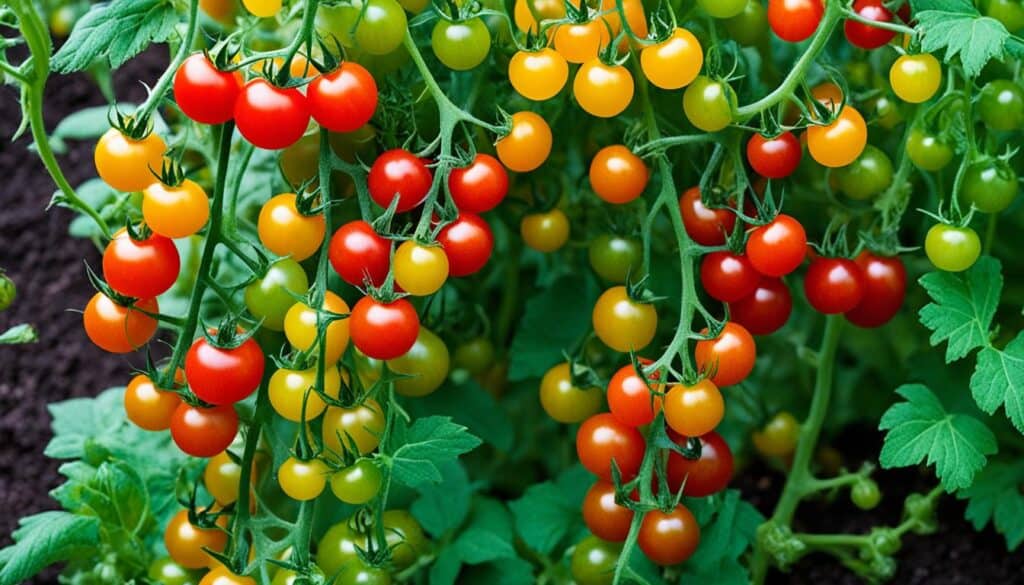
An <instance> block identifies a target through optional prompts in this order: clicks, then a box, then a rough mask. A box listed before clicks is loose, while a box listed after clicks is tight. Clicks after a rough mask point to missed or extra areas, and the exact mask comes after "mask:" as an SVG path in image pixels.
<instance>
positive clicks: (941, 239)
mask: <svg viewBox="0 0 1024 585" xmlns="http://www.w3.org/2000/svg"><path fill="white" fill-rule="evenodd" d="M924 251H925V254H927V255H928V259H929V260H931V263H932V264H934V265H935V267H936V268H938V269H939V270H945V271H946V272H962V271H964V270H967V269H968V268H970V267H971V266H974V263H975V262H976V261H977V260H978V256H980V255H981V240H979V239H978V234H977V233H976V232H975V231H974V230H973V229H971V228H969V227H966V226H965V227H956V226H952V225H946V224H944V223H937V224H935V225H933V226H932V227H931V229H929V230H928V235H927V236H925V239H924Z"/></svg>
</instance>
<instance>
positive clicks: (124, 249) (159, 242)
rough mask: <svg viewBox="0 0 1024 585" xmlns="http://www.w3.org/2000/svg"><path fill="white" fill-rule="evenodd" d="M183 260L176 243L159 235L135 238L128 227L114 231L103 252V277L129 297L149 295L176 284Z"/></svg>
mask: <svg viewBox="0 0 1024 585" xmlns="http://www.w3.org/2000/svg"><path fill="white" fill-rule="evenodd" d="M180 270H181V259H180V258H179V257H178V249H177V248H175V247H174V242H172V241H171V240H170V239H168V238H165V237H163V236H160V235H157V234H151V235H150V236H149V237H148V238H146V239H145V240H133V239H132V238H131V237H130V236H129V235H128V232H127V231H126V230H120V231H119V232H117V233H116V234H114V239H112V240H110V243H109V244H107V248H106V250H104V251H103V277H104V278H105V279H106V281H107V284H109V285H110V288H112V289H114V290H115V291H117V292H119V293H121V294H123V295H124V296H126V297H135V298H148V297H155V296H157V295H160V294H163V293H164V292H166V291H167V289H169V288H171V286H173V285H174V281H175V280H177V279H178V272H179V271H180Z"/></svg>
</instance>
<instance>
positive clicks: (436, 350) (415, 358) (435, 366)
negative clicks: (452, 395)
mask: <svg viewBox="0 0 1024 585" xmlns="http://www.w3.org/2000/svg"><path fill="white" fill-rule="evenodd" d="M450 364H451V359H450V357H449V354H448V346H447V345H445V344H444V341H442V340H441V338H440V337H438V336H437V335H436V334H434V332H433V331H430V330H429V329H427V328H426V327H420V332H419V335H417V336H416V342H415V343H414V344H413V346H412V347H411V348H409V351H407V352H405V353H404V354H402V355H400V356H398V357H396V358H393V359H390V360H388V369H390V370H391V371H392V372H395V373H396V374H405V375H408V376H412V377H410V378H402V379H401V380H396V381H395V392H397V393H399V394H401V395H402V396H426V395H428V394H433V393H434V391H435V390H437V389H438V388H440V387H441V384H443V383H444V381H445V379H447V378H448V370H449V366H450Z"/></svg>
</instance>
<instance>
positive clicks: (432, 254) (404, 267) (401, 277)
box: [394, 240, 448, 297]
mask: <svg viewBox="0 0 1024 585" xmlns="http://www.w3.org/2000/svg"><path fill="white" fill-rule="evenodd" d="M394 265H395V283H396V284H398V286H400V287H402V290H404V291H405V292H407V293H409V294H411V295H413V296H418V297H423V296H427V295H432V294H434V293H436V292H437V291H438V290H440V289H441V287H442V286H444V283H445V281H446V280H448V256H446V255H445V253H444V249H443V248H442V247H441V246H439V245H436V244H435V245H424V244H421V243H419V242H416V241H415V240H406V241H404V242H402V245H401V246H399V247H398V249H397V250H395V258H394Z"/></svg>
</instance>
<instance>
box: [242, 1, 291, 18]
mask: <svg viewBox="0 0 1024 585" xmlns="http://www.w3.org/2000/svg"><path fill="white" fill-rule="evenodd" d="M242 4H243V5H245V9H246V10H248V11H249V13H250V14H252V15H253V16H258V17H260V18H270V17H271V16H274V15H275V14H277V13H278V12H280V10H281V5H282V4H283V0H242Z"/></svg>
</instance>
